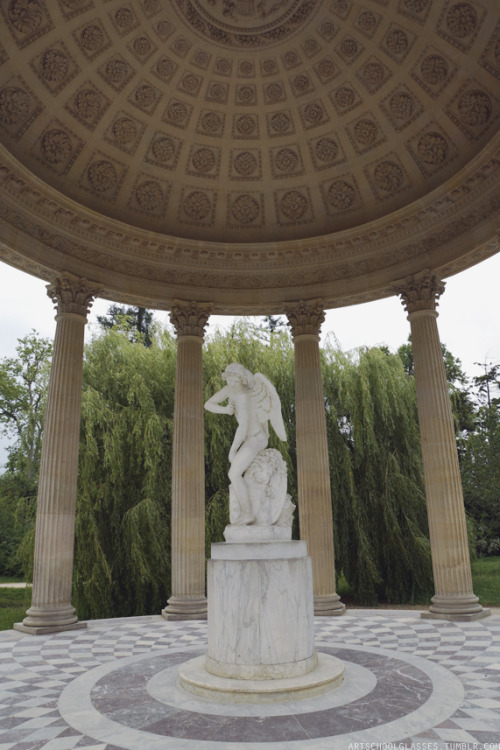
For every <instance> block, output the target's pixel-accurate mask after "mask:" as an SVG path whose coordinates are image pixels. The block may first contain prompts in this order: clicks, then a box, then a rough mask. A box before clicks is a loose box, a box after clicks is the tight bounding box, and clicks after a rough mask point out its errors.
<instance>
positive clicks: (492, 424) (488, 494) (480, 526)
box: [460, 403, 500, 555]
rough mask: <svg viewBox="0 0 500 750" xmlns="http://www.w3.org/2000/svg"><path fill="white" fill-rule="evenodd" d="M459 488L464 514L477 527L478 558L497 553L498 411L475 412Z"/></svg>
mask: <svg viewBox="0 0 500 750" xmlns="http://www.w3.org/2000/svg"><path fill="white" fill-rule="evenodd" d="M460 463H461V472H462V486H463V491H464V502H465V507H466V509H467V512H468V513H469V514H470V515H471V516H472V517H473V518H474V520H475V523H476V546H477V553H478V554H479V555H495V554H498V553H499V552H500V407H499V406H497V405H496V404H495V403H491V405H490V406H487V405H486V406H482V407H480V408H479V410H478V414H477V422H476V427H475V429H474V431H473V432H471V433H470V434H469V435H468V438H467V441H466V444H465V446H464V450H463V452H462V456H461V462H460Z"/></svg>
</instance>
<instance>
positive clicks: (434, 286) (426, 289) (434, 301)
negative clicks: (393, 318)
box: [396, 270, 446, 315]
mask: <svg viewBox="0 0 500 750" xmlns="http://www.w3.org/2000/svg"><path fill="white" fill-rule="evenodd" d="M445 286H446V285H445V283H444V281H441V279H440V278H439V277H438V276H436V274H435V273H432V272H431V271H429V270H426V271H423V272H422V273H420V274H417V275H416V276H410V277H409V278H408V279H407V280H406V282H405V283H404V284H401V285H400V286H399V287H398V288H397V289H396V293H397V294H399V296H400V297H401V302H402V303H403V306H404V308H405V310H406V312H407V313H408V314H409V315H411V313H414V312H417V311H419V310H432V311H435V310H436V307H437V306H438V300H439V297H440V296H441V295H442V293H443V292H444V289H445Z"/></svg>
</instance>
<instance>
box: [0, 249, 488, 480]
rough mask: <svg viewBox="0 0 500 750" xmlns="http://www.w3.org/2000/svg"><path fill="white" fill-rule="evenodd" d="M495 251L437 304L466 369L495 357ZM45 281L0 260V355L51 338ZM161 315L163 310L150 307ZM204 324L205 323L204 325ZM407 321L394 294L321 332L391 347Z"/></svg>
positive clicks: (345, 341) (347, 311)
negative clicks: (30, 339) (25, 339)
mask: <svg viewBox="0 0 500 750" xmlns="http://www.w3.org/2000/svg"><path fill="white" fill-rule="evenodd" d="M499 285H500V253H498V254H497V255H496V256H494V257H493V258H489V259H487V260H485V261H483V262H482V263H479V264H478V265H476V266H474V267H473V268H470V269H469V270H467V271H464V272H462V273H460V274H458V275H457V276H452V277H450V278H449V279H447V281H446V290H445V292H444V294H443V296H442V297H441V300H440V304H439V308H438V309H439V313H440V315H439V318H438V326H439V332H440V336H441V341H442V342H443V343H444V344H446V346H447V347H448V349H449V350H450V351H451V352H452V354H453V355H454V356H455V357H458V358H459V359H460V360H461V362H462V365H463V368H464V369H465V371H466V372H467V373H468V374H469V375H477V374H480V372H481V369H480V368H479V367H478V366H477V365H475V364H474V363H476V362H493V363H495V362H500V294H499ZM45 286H46V284H45V282H44V281H40V279H36V278H34V277H33V276H29V275H28V274H25V273H23V272H22V271H17V270H16V269H14V268H11V267H10V266H8V265H6V264H5V263H2V262H0V316H1V317H0V319H1V322H2V325H1V329H0V359H2V358H3V357H13V356H15V355H16V351H15V348H16V344H17V339H18V338H20V337H22V336H24V335H25V334H26V333H28V332H29V331H31V329H33V328H34V329H35V330H37V331H38V332H39V333H40V334H41V335H42V336H46V337H50V338H53V336H54V331H55V321H54V314H55V313H54V309H53V306H52V302H51V301H50V300H49V298H48V297H47V294H46V291H45ZM109 305H110V303H109V302H108V301H107V300H96V301H95V303H94V305H93V307H92V311H91V314H90V317H89V325H88V326H87V337H88V336H89V335H90V334H91V333H92V331H96V330H97V327H98V326H97V324H96V315H102V314H104V313H106V311H107V309H108V307H109ZM156 317H158V318H159V319H161V320H167V319H168V314H167V313H156ZM231 320H232V319H231V318H227V317H224V316H214V317H212V318H211V319H210V321H211V322H210V326H215V325H218V326H224V325H228V324H229V323H230V322H231ZM209 330H210V327H209ZM409 332H410V324H409V323H408V321H407V320H406V313H405V311H404V309H403V306H402V304H401V302H400V301H399V299H398V298H396V297H393V298H389V299H385V300H379V301H377V302H368V303H366V304H363V305H355V306H353V307H349V308H340V309H338V310H331V311H330V312H328V313H327V316H326V321H325V323H324V325H323V331H322V337H323V338H324V337H325V336H327V335H328V333H333V334H334V335H335V336H336V338H337V339H338V342H339V344H340V347H341V349H343V350H344V351H347V350H350V349H354V348H356V347H359V346H374V345H378V344H386V345H387V346H388V347H389V348H390V349H391V350H392V351H395V350H396V349H397V348H398V346H400V345H401V344H403V343H404V342H405V341H406V340H407V338H408V334H409ZM3 446H5V441H4V440H3V439H1V440H0V471H1V470H2V468H3V466H4V462H5V453H4V451H3V449H2V448H3Z"/></svg>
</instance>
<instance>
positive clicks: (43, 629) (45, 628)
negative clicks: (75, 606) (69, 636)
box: [12, 621, 87, 635]
mask: <svg viewBox="0 0 500 750" xmlns="http://www.w3.org/2000/svg"><path fill="white" fill-rule="evenodd" d="M12 627H13V629H14V630H19V632H20V633H27V634H28V635H48V634H49V633H62V632H64V631H65V630H84V629H85V628H86V627H87V623H86V622H79V621H77V622H74V623H73V624H72V625H25V624H24V621H23V622H15V623H14V625H13V626H12Z"/></svg>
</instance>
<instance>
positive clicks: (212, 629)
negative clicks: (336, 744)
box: [179, 541, 344, 702]
mask: <svg viewBox="0 0 500 750" xmlns="http://www.w3.org/2000/svg"><path fill="white" fill-rule="evenodd" d="M343 672H344V667H343V664H342V662H340V661H339V660H338V659H336V658H334V657H331V656H325V655H320V658H318V654H317V652H316V649H315V646H314V612H313V588H312V566H311V558H310V557H308V555H307V547H306V543H305V542H296V541H271V542H227V543H222V544H213V545H212V558H211V560H209V563H208V654H207V655H206V657H199V658H198V659H193V660H192V661H190V662H187V664H185V665H183V666H182V667H181V668H180V670H179V677H180V684H181V685H182V686H183V687H184V688H185V689H186V690H188V691H189V692H191V693H195V694H196V695H203V696H204V697H210V698H212V700H222V701H252V702H259V701H272V700H285V699H286V697H287V696H288V697H289V698H292V697H293V699H297V698H301V697H311V696H312V695H317V694H320V693H323V692H326V691H328V690H331V689H332V688H333V687H336V686H338V685H339V684H340V683H341V681H342V676H343Z"/></svg>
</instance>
